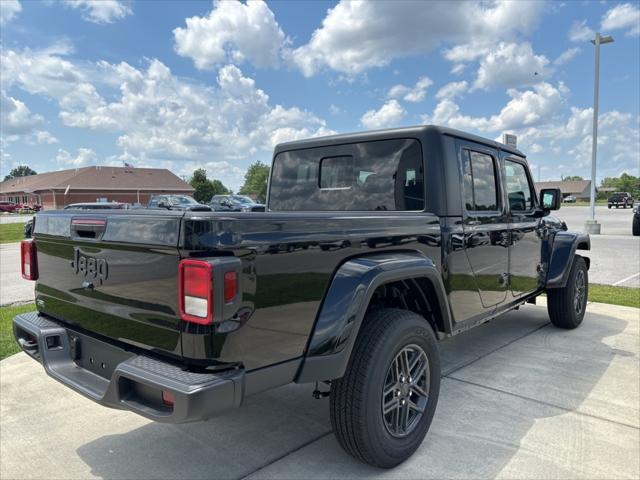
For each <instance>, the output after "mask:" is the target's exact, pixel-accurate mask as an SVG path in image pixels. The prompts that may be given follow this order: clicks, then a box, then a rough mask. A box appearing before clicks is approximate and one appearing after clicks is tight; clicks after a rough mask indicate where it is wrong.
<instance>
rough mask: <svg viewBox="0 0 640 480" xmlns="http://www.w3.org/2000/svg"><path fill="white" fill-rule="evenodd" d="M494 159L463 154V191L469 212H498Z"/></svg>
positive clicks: (479, 155)
mask: <svg viewBox="0 0 640 480" xmlns="http://www.w3.org/2000/svg"><path fill="white" fill-rule="evenodd" d="M497 185H498V183H497V175H496V163H495V159H494V158H493V157H492V156H491V155H488V154H486V153H481V152H475V151H473V150H465V151H464V152H463V191H464V203H465V208H466V209H467V211H469V212H495V211H497V210H498V205H499V204H498V188H497Z"/></svg>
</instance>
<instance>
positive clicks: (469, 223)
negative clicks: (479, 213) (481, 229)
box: [466, 220, 482, 227]
mask: <svg viewBox="0 0 640 480" xmlns="http://www.w3.org/2000/svg"><path fill="white" fill-rule="evenodd" d="M466 224H467V225H469V226H470V227H475V226H478V225H482V222H481V221H480V220H468V221H467V223H466Z"/></svg>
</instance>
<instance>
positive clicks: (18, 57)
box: [0, 45, 103, 109]
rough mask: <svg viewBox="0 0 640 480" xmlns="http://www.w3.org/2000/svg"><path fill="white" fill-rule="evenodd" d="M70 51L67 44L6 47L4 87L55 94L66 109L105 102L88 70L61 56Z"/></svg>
mask: <svg viewBox="0 0 640 480" xmlns="http://www.w3.org/2000/svg"><path fill="white" fill-rule="evenodd" d="M68 53H70V49H69V47H68V46H66V45H54V46H52V47H51V48H49V49H44V50H29V49H25V50H24V51H22V52H17V51H15V50H9V49H3V50H2V53H1V54H0V77H1V78H2V88H4V89H8V88H10V87H11V86H13V85H18V86H19V87H20V88H22V89H23V90H25V91H26V92H28V93H31V94H45V95H47V96H49V97H52V98H55V99H56V100H57V101H58V102H59V103H60V105H61V106H62V107H63V108H65V109H76V108H83V107H85V106H88V105H95V104H102V103H103V100H102V98H101V97H100V95H98V93H97V91H96V89H95V87H94V86H93V85H92V84H91V83H90V82H89V78H88V75H87V74H86V72H83V71H82V70H81V69H80V68H78V67H77V66H76V65H74V64H72V63H71V62H70V61H68V60H66V59H64V58H62V56H64V55H66V54H68Z"/></svg>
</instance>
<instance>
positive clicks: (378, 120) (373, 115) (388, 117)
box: [360, 100, 407, 129]
mask: <svg viewBox="0 0 640 480" xmlns="http://www.w3.org/2000/svg"><path fill="white" fill-rule="evenodd" d="M406 114H407V112H406V111H405V110H404V108H402V106H401V105H400V103H399V102H398V101H397V100H389V101H388V102H386V103H385V104H384V105H382V107H380V109H378V110H369V111H367V112H365V114H364V115H362V117H360V124H361V125H362V126H363V127H364V128H367V129H374V128H384V127H392V126H397V124H398V123H399V122H400V120H402V119H403V118H404V116H405V115H406Z"/></svg>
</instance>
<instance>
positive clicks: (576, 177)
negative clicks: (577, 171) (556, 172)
mask: <svg viewBox="0 0 640 480" xmlns="http://www.w3.org/2000/svg"><path fill="white" fill-rule="evenodd" d="M562 180H563V181H565V182H573V181H577V180H584V178H582V177H581V176H580V175H569V176H568V177H564V178H563V179H562Z"/></svg>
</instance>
